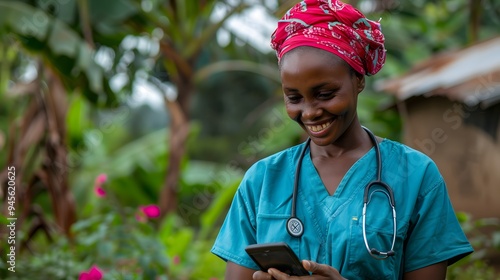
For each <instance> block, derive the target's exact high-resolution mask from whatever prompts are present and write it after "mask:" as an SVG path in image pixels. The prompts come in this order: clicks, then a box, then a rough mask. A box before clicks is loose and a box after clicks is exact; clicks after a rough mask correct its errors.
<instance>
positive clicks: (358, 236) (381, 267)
mask: <svg viewBox="0 0 500 280" xmlns="http://www.w3.org/2000/svg"><path fill="white" fill-rule="evenodd" d="M382 199H385V200H386V199H387V198H382ZM366 215H367V216H366V239H367V241H368V246H369V247H370V249H371V248H375V249H377V250H379V251H382V252H387V251H389V250H390V249H391V245H392V238H393V222H392V221H393V219H392V209H391V208H390V207H389V205H388V204H387V201H384V200H382V201H379V203H377V202H376V201H373V204H372V202H371V203H370V204H369V205H368V209H367V214H366ZM401 232H402V229H401V228H399V229H398V232H397V233H396V241H395V244H394V249H393V250H394V251H395V252H396V255H394V256H391V257H387V258H385V259H376V258H374V257H372V256H371V255H370V253H368V250H367V248H366V245H365V241H364V237H363V220H362V217H359V218H356V219H353V220H352V221H351V230H350V240H349V249H348V250H349V253H348V264H347V266H348V268H347V271H348V273H349V274H351V275H352V276H351V278H357V279H398V277H399V270H400V269H403V268H401V267H400V264H401V260H402V257H403V256H402V252H403V250H402V246H403V241H404V240H403V234H402V233H401Z"/></svg>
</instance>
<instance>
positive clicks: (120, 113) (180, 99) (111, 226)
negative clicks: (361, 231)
mask: <svg viewBox="0 0 500 280" xmlns="http://www.w3.org/2000/svg"><path fill="white" fill-rule="evenodd" d="M297 2H299V1H297V0H289V1H285V0H266V1H264V0H219V1H217V0H197V1H195V0H165V1H159V0H113V1H103V0H101V1H98V0H11V1H9V0H0V183H1V186H2V187H1V190H0V198H1V201H2V204H1V209H2V212H1V214H0V221H1V224H2V227H1V228H0V238H1V240H2V242H1V243H0V244H1V248H0V250H1V255H0V258H1V259H2V262H0V278H1V279H78V278H79V277H80V279H94V278H85V277H91V276H92V275H94V276H96V277H99V275H103V279H212V280H213V279H223V275H224V269H225V263H224V262H223V261H222V260H220V259H218V258H217V257H216V256H214V255H212V254H211V253H210V248H211V246H212V243H213V240H214V238H215V236H216V234H217V233H218V230H219V227H220V225H221V223H222V221H223V219H224V217H225V214H226V212H227V209H228V207H229V205H230V203H231V200H232V196H233V194H234V192H235V190H236V188H237V186H238V183H239V181H240V180H241V178H242V176H243V174H244V172H245V170H246V169H247V168H248V167H249V166H250V165H251V164H253V163H254V162H255V161H256V160H258V159H260V158H262V157H265V156H267V155H270V154H272V153H274V152H277V151H279V150H282V149H284V148H286V147H289V146H291V145H295V144H298V143H300V142H301V141H302V140H303V139H304V135H303V134H302V132H301V130H300V128H299V127H298V126H297V125H295V124H294V123H293V122H292V121H291V120H289V119H288V117H287V115H286V112H285V110H284V107H283V102H282V93H281V88H280V79H279V73H278V69H277V60H276V56H275V54H274V52H273V51H272V50H271V48H270V47H269V38H270V35H271V33H272V32H273V30H274V28H275V26H276V21H277V19H278V18H280V17H281V16H282V15H283V14H284V13H285V11H286V10H287V9H288V8H290V7H291V6H293V5H294V4H295V3H297ZM346 2H349V3H351V4H352V5H354V6H355V7H357V8H358V9H360V10H361V11H363V12H364V13H365V14H367V16H368V17H369V18H371V19H374V20H377V19H379V18H380V19H381V24H382V28H383V32H384V34H385V36H386V49H387V60H386V64H385V66H384V68H383V69H382V71H381V72H379V73H378V74H377V75H376V76H374V77H368V78H367V88H366V89H365V91H364V92H363V93H362V94H361V96H360V101H359V107H358V113H359V117H360V119H361V122H362V124H363V125H365V126H367V127H369V128H370V129H372V130H373V131H374V132H375V133H376V134H378V135H379V136H381V137H386V138H390V139H393V140H397V141H401V142H404V143H405V144H408V145H409V146H412V147H414V148H416V149H419V150H421V151H423V152H424V153H426V154H428V155H429V156H431V157H432V158H433V159H434V160H435V161H436V163H437V164H438V167H439V168H440V170H441V171H442V173H443V176H444V177H445V179H446V181H447V183H448V188H449V192H450V196H451V198H452V202H453V204H454V206H455V210H456V211H457V215H458V217H459V219H460V221H461V222H462V226H463V228H464V230H465V231H466V233H467V234H468V236H469V238H470V240H471V242H472V243H473V245H474V248H475V250H476V252H475V253H474V254H473V255H471V256H470V257H468V258H466V259H464V260H462V261H461V262H459V263H457V264H455V265H453V266H452V267H450V269H449V272H448V279H498V278H497V277H499V274H498V271H500V270H499V269H496V270H495V268H496V267H497V264H498V263H500V262H499V261H498V259H499V257H498V255H499V253H498V252H499V248H500V223H499V220H498V219H499V218H500V203H499V201H500V177H499V176H500V172H498V171H499V170H500V140H499V137H498V135H499V133H500V125H499V123H500V121H499V120H500V105H499V104H500V61H499V59H500V55H499V52H500V40H499V38H500V32H499V30H500V2H499V1H497V0H469V1H467V0H446V1H445V0H438V1H436V0H434V1H430V0H414V1H399V0H358V1H353V0H352V1H346ZM9 187H10V188H9ZM11 197H14V198H11ZM9 218H16V220H15V231H12V228H9V227H8V226H7V225H9V224H10V222H11V221H12V220H9ZM12 232H14V233H15V244H10V243H8V242H7V240H9V239H8V237H9V236H11V235H12ZM4 241H5V242H4ZM12 245H15V246H14V247H15V248H14V249H15V250H14V253H15V258H14V259H15V262H14V263H12V249H11V248H12V247H11V246H12ZM9 261H11V263H9ZM13 264H14V266H15V272H13V270H14V269H13V268H12V266H13ZM82 275H83V276H82ZM82 277H83V278H82ZM97 279H98V278H97Z"/></svg>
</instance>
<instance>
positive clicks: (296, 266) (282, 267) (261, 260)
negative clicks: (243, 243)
mask: <svg viewBox="0 0 500 280" xmlns="http://www.w3.org/2000/svg"><path fill="white" fill-rule="evenodd" d="M245 250H246V251H247V253H248V254H249V255H250V257H251V258H252V259H253V260H254V261H255V263H256V264H257V265H258V266H259V267H260V269H261V270H262V271H267V270H268V269H269V268H275V269H278V270H279V271H281V272H284V273H286V274H288V275H294V276H306V275H309V272H308V271H307V270H306V269H305V268H304V267H303V266H302V263H301V262H300V261H299V259H298V258H297V256H296V255H295V253H294V252H293V251H292V249H290V247H289V246H288V245H287V244H286V243H284V242H279V243H265V244H254V245H250V246H247V248H246V249H245Z"/></svg>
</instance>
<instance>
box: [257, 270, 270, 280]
mask: <svg viewBox="0 0 500 280" xmlns="http://www.w3.org/2000/svg"><path fill="white" fill-rule="evenodd" d="M252 279H253V280H272V279H273V276H271V274H269V273H265V272H264V271H260V270H258V271H255V272H254V274H253V276H252Z"/></svg>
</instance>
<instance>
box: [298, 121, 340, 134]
mask: <svg viewBox="0 0 500 280" xmlns="http://www.w3.org/2000/svg"><path fill="white" fill-rule="evenodd" d="M332 123H333V121H328V122H326V123H323V124H315V125H306V124H304V126H305V127H306V128H307V130H308V131H309V132H310V133H311V134H312V135H314V136H320V135H321V134H323V133H325V132H326V131H327V130H328V128H329V127H330V126H331V125H332Z"/></svg>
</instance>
